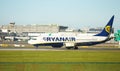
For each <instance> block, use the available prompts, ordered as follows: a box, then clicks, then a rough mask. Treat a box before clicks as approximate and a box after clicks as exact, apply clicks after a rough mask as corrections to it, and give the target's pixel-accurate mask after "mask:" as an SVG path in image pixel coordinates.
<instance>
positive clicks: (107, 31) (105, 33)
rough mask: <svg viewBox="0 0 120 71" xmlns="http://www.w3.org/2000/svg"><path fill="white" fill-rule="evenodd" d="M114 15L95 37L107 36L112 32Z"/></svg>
mask: <svg viewBox="0 0 120 71" xmlns="http://www.w3.org/2000/svg"><path fill="white" fill-rule="evenodd" d="M113 20H114V15H113V16H112V17H111V19H110V20H109V22H108V23H107V25H106V26H105V27H104V29H103V30H102V32H100V33H98V34H96V35H95V36H109V35H110V34H111V31H112V25H113Z"/></svg>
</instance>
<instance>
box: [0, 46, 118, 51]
mask: <svg viewBox="0 0 120 71" xmlns="http://www.w3.org/2000/svg"><path fill="white" fill-rule="evenodd" d="M69 50H75V51H77V50H88V51H91V50H99V51H100V50H120V48H98V47H97V48H95V47H94V48H79V49H66V48H2V47H0V51H69Z"/></svg>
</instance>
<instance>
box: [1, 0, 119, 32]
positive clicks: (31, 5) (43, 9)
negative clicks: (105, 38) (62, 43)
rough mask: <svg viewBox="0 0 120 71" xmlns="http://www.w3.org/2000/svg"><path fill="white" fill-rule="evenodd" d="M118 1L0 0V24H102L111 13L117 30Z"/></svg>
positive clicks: (91, 26)
mask: <svg viewBox="0 0 120 71" xmlns="http://www.w3.org/2000/svg"><path fill="white" fill-rule="evenodd" d="M119 3H120V0H0V25H7V24H9V23H10V22H15V24H16V25H28V24H40V25H49V24H58V25H61V26H68V27H70V28H76V29H79V28H84V27H90V28H95V27H104V26H105V25H106V24H107V22H108V21H109V19H110V18H111V17H112V16H113V15H114V16H115V19H114V25H113V27H114V28H115V30H116V29H120V4H119Z"/></svg>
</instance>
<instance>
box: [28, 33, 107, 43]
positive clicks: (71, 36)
mask: <svg viewBox="0 0 120 71" xmlns="http://www.w3.org/2000/svg"><path fill="white" fill-rule="evenodd" d="M105 39H107V37H103V36H94V34H87V33H72V32H60V33H44V34H43V33H42V34H40V35H39V36H38V37H34V38H31V39H30V40H29V41H28V43H29V44H33V45H34V44H47V43H72V44H75V43H85V42H99V41H103V40H105Z"/></svg>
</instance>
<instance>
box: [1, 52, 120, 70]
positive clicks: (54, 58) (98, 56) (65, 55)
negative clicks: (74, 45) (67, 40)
mask: <svg viewBox="0 0 120 71" xmlns="http://www.w3.org/2000/svg"><path fill="white" fill-rule="evenodd" d="M119 66H120V51H119V50H66V51H0V71H119V70H120V68H119Z"/></svg>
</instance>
